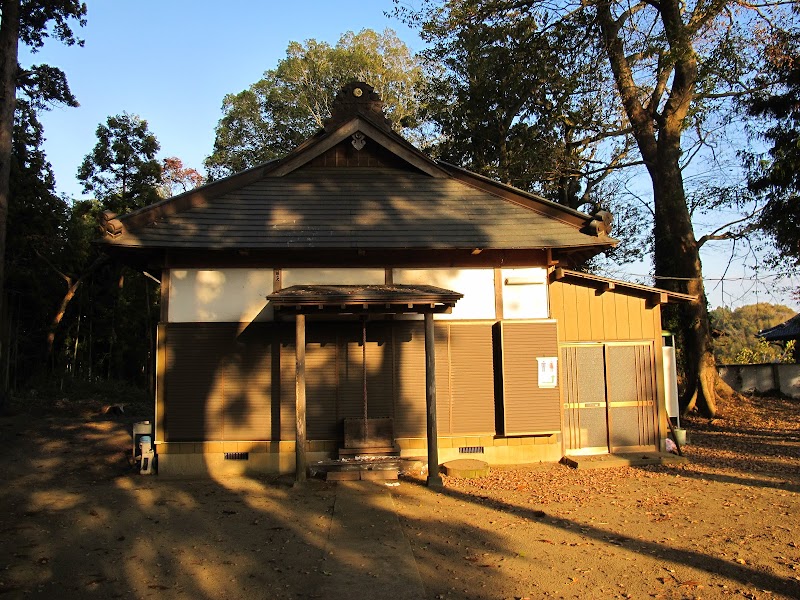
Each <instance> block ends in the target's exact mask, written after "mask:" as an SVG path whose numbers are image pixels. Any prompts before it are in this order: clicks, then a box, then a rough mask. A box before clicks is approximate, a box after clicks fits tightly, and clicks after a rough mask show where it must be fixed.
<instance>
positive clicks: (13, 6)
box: [0, 0, 20, 413]
mask: <svg viewBox="0 0 800 600" xmlns="http://www.w3.org/2000/svg"><path fill="white" fill-rule="evenodd" d="M2 10H3V17H2V21H0V315H3V314H4V312H3V299H4V294H3V289H4V287H5V286H4V282H5V257H6V227H7V222H8V194H9V180H10V178H11V138H12V135H13V133H14V109H15V108H16V105H17V61H18V54H19V18H20V15H19V0H2ZM0 318H1V317H0ZM7 351H8V349H7V348H4V347H3V345H2V339H0V357H2V356H3V355H4V354H5V353H6V352H7ZM6 395H7V390H6V389H5V385H3V384H2V382H0V413H2V412H3V410H4V409H5V404H6Z"/></svg>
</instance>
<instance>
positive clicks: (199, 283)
mask: <svg viewBox="0 0 800 600" xmlns="http://www.w3.org/2000/svg"><path fill="white" fill-rule="evenodd" d="M272 278H273V271H272V269H216V270H207V269H172V270H171V271H170V282H169V283H170V285H169V319H168V320H169V322H170V323H186V322H205V323H209V322H211V323H249V322H251V321H269V320H271V319H272V310H271V309H269V308H268V307H267V299H266V297H267V296H268V295H269V294H271V293H272Z"/></svg>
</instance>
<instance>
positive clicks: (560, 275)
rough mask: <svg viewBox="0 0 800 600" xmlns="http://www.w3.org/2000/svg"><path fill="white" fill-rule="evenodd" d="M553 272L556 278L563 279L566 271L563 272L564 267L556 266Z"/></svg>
mask: <svg viewBox="0 0 800 600" xmlns="http://www.w3.org/2000/svg"><path fill="white" fill-rule="evenodd" d="M555 274H556V280H559V279H564V277H566V273H564V269H562V268H561V267H556V270H555Z"/></svg>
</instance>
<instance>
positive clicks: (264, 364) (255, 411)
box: [223, 330, 272, 440]
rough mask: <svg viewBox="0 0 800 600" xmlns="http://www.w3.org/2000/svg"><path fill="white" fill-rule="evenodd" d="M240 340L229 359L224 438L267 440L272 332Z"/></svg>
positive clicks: (225, 394)
mask: <svg viewBox="0 0 800 600" xmlns="http://www.w3.org/2000/svg"><path fill="white" fill-rule="evenodd" d="M263 334H264V335H263V337H261V339H257V340H248V341H246V342H245V341H239V342H238V343H236V344H235V345H234V347H233V348H232V352H231V353H230V354H229V355H228V356H227V357H226V359H225V381H224V411H223V413H224V419H223V439H225V440H266V439H270V435H271V427H270V425H271V423H270V421H271V413H272V406H271V405H272V385H271V382H272V373H271V370H272V356H271V354H272V353H271V348H272V344H271V340H270V338H271V337H272V331H271V330H266V331H264V332H263Z"/></svg>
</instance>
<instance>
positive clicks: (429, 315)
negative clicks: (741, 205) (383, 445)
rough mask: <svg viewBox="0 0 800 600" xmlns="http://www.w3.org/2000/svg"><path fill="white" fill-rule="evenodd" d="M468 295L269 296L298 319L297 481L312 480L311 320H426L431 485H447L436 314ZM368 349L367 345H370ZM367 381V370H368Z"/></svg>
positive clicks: (313, 288)
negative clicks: (442, 466)
mask: <svg viewBox="0 0 800 600" xmlns="http://www.w3.org/2000/svg"><path fill="white" fill-rule="evenodd" d="M461 298H463V294H459V293H458V292H454V291H452V290H446V289H443V288H439V287H434V286H432V285H392V284H387V285H294V286H291V287H288V288H286V289H283V290H280V291H278V292H275V293H274V294H270V295H269V296H267V300H269V301H270V303H271V304H272V306H273V308H274V309H275V311H276V313H278V312H283V313H284V314H287V313H288V314H293V315H295V323H296V327H295V360H296V369H295V415H296V436H295V458H296V461H295V480H296V481H298V482H302V481H304V480H305V478H306V465H307V461H306V315H316V314H358V315H367V314H401V313H418V314H424V315H425V388H426V392H425V404H426V409H427V419H426V421H427V423H426V424H427V428H426V429H427V436H428V485H429V486H441V485H442V479H441V477H440V476H439V469H438V465H439V448H438V441H437V438H436V435H437V429H436V363H435V345H434V344H435V340H434V330H433V315H434V313H445V312H450V311H451V310H452V309H453V306H455V304H456V302H458V301H459V300H460V299H461ZM365 350H366V346H365ZM365 376H366V371H365Z"/></svg>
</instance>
